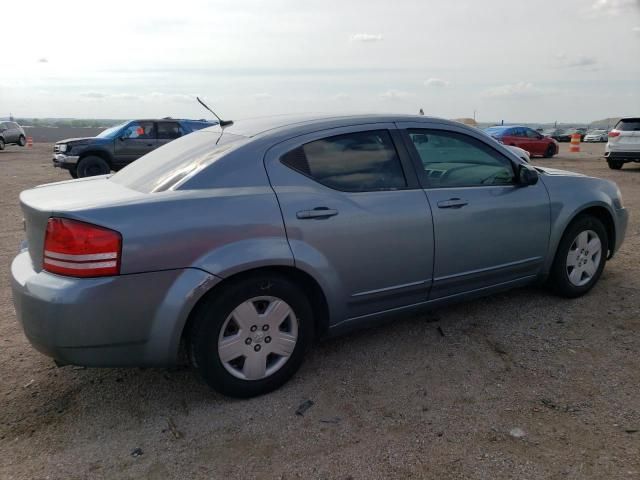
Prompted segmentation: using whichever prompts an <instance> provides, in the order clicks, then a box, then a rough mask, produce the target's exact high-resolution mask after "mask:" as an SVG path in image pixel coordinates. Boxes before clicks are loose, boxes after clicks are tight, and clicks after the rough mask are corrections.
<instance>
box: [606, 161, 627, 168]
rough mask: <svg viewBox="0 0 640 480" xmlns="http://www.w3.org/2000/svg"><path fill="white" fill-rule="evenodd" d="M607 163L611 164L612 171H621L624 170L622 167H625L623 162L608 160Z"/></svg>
mask: <svg viewBox="0 0 640 480" xmlns="http://www.w3.org/2000/svg"><path fill="white" fill-rule="evenodd" d="M607 163H608V164H609V168H610V169H611V170H620V169H621V168H622V165H624V162H623V161H622V160H607Z"/></svg>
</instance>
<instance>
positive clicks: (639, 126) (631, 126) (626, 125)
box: [616, 118, 640, 132]
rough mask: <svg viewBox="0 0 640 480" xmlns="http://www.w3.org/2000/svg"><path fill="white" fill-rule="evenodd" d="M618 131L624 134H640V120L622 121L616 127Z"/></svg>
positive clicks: (629, 119)
mask: <svg viewBox="0 0 640 480" xmlns="http://www.w3.org/2000/svg"><path fill="white" fill-rule="evenodd" d="M616 130H621V131H623V132H640V118H628V119H625V120H620V121H619V122H618V124H617V125H616Z"/></svg>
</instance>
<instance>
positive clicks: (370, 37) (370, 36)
mask: <svg viewBox="0 0 640 480" xmlns="http://www.w3.org/2000/svg"><path fill="white" fill-rule="evenodd" d="M351 41H352V42H381V41H382V35H381V34H379V33H354V34H353V35H351Z"/></svg>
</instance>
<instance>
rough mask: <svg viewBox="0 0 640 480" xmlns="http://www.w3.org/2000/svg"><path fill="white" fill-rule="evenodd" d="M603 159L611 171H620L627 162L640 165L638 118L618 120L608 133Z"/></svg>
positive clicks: (639, 123)
mask: <svg viewBox="0 0 640 480" xmlns="http://www.w3.org/2000/svg"><path fill="white" fill-rule="evenodd" d="M604 157H605V158H606V159H607V163H608V164H609V168H611V169H613V170H620V169H621V168H622V165H624V164H625V163H628V162H639V163H640V117H631V118H621V119H620V121H619V122H618V123H617V124H616V126H615V128H614V129H613V130H611V131H610V132H609V142H607V146H606V147H605V149H604Z"/></svg>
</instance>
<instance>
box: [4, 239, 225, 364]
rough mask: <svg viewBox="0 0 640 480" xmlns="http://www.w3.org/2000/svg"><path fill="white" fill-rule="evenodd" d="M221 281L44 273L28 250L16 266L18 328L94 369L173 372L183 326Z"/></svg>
mask: <svg viewBox="0 0 640 480" xmlns="http://www.w3.org/2000/svg"><path fill="white" fill-rule="evenodd" d="M218 281H219V279H218V278H217V277H214V276H213V275H210V274H208V273H206V272H204V271H202V270H198V269H191V268H189V269H180V270H165V271H161V272H149V273H140V274H132V275H120V276H114V277H103V278H72V277H64V276H59V275H54V274H51V273H48V272H45V271H41V272H36V271H35V269H34V268H33V265H32V261H31V257H30V256H29V253H28V252H27V251H23V252H21V253H20V254H19V255H18V256H17V257H16V258H15V259H14V261H13V263H12V264H11V287H12V290H13V303H14V305H15V309H16V315H17V317H18V321H19V322H20V323H21V324H22V327H23V329H24V332H25V335H26V336H27V338H28V340H29V341H30V342H31V344H32V345H33V346H34V347H35V348H36V349H37V350H39V351H40V352H42V353H44V354H45V355H48V356H50V357H52V358H54V359H55V360H57V361H58V362H60V363H65V364H76V365H85V366H93V367H117V366H168V365H174V364H175V363H176V362H177V359H178V350H179V346H180V339H181V334H182V330H183V327H184V325H185V323H186V320H187V318H188V315H189V313H190V312H191V310H192V308H193V307H194V306H195V304H196V303H197V301H198V300H199V299H200V297H201V296H202V294H203V293H204V292H205V291H207V290H208V289H209V288H211V287H212V286H213V285H215V284H216V283H217V282H218Z"/></svg>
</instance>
